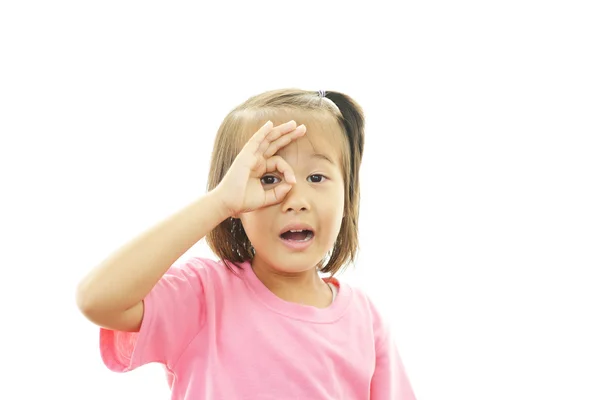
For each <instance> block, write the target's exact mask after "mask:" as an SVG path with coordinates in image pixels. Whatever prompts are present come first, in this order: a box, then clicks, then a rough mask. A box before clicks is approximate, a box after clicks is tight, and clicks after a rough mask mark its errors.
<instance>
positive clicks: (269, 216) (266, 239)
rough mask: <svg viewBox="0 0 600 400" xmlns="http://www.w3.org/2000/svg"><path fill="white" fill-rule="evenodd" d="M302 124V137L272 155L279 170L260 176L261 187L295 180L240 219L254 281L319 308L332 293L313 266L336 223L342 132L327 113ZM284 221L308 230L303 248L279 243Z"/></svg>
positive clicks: (340, 207)
mask: <svg viewBox="0 0 600 400" xmlns="http://www.w3.org/2000/svg"><path fill="white" fill-rule="evenodd" d="M305 124H306V125H307V126H308V127H309V129H310V131H309V130H308V129H307V133H306V136H304V135H303V136H302V137H299V138H297V139H295V140H293V141H292V142H291V143H290V144H288V145H286V146H284V147H282V148H280V149H279V150H278V151H277V152H276V153H275V154H274V156H275V157H280V159H281V162H280V164H281V165H284V167H283V168H282V171H279V170H277V169H274V168H267V169H266V171H265V173H264V174H263V175H262V177H261V183H262V187H263V189H264V190H265V191H268V190H275V189H276V188H277V187H278V186H281V185H288V184H289V183H290V182H293V181H295V182H294V183H292V184H291V187H290V188H289V189H288V190H286V193H285V194H284V195H283V196H281V197H280V198H279V199H278V202H277V203H275V204H272V205H269V206H265V207H261V208H258V209H256V210H253V211H249V212H244V213H241V214H240V219H241V221H242V224H243V226H244V229H245V231H246V234H247V235H248V238H249V239H250V242H251V243H252V245H253V247H254V249H255V256H254V259H253V260H252V268H253V269H254V272H255V274H256V276H257V277H258V279H259V280H261V282H262V283H263V284H264V285H265V286H266V287H267V288H268V289H269V290H271V292H273V293H274V294H275V295H277V296H278V297H280V298H282V299H284V300H286V301H290V302H296V303H301V304H306V305H312V306H315V307H319V308H323V307H327V306H328V305H329V304H330V303H331V301H332V293H331V289H330V288H329V286H328V285H327V284H326V283H325V282H324V281H323V280H322V278H321V277H320V276H319V274H318V271H317V270H316V268H315V266H316V265H317V264H318V263H319V261H321V260H322V259H323V257H325V255H326V254H327V252H328V251H329V250H330V249H331V248H332V247H333V245H334V243H335V240H336V238H337V236H338V233H339V230H340V226H341V223H342V218H343V211H344V179H343V174H342V167H341V143H342V141H341V137H342V135H343V134H342V132H341V129H340V127H339V125H337V123H336V121H335V120H334V119H333V118H332V117H331V118H329V119H326V120H324V121H323V120H322V119H320V120H318V121H314V120H312V121H311V120H307V121H306V122H305ZM286 181H287V182H286ZM285 187H286V188H287V186H285ZM290 223H306V224H309V225H310V226H311V227H312V228H313V231H314V237H313V239H312V244H311V245H310V246H309V247H308V248H307V249H305V250H298V249H290V248H288V247H287V246H285V245H284V243H283V242H282V239H281V238H280V236H279V233H280V232H281V230H282V229H283V228H284V227H285V226H286V225H288V224H290Z"/></svg>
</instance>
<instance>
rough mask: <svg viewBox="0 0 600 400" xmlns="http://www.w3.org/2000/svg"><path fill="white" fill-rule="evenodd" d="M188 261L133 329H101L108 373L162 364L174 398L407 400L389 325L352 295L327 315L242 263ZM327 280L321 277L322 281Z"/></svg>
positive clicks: (353, 291)
mask: <svg viewBox="0 0 600 400" xmlns="http://www.w3.org/2000/svg"><path fill="white" fill-rule="evenodd" d="M241 267H242V269H241V270H239V269H238V268H237V267H235V266H233V268H234V269H235V270H236V271H239V272H237V273H236V274H234V273H232V272H231V271H229V270H228V269H227V268H226V267H225V265H224V264H223V263H222V262H216V261H212V260H208V259H203V258H191V259H189V260H188V261H187V262H185V263H182V264H181V265H174V266H172V267H171V268H170V269H169V271H168V272H167V273H166V274H165V275H164V276H163V277H162V278H161V279H160V281H159V282H158V283H157V284H156V286H155V287H154V288H153V289H152V291H151V292H150V293H149V294H148V296H147V297H146V298H145V299H144V319H143V322H142V326H141V328H140V332H136V333H128V332H117V331H112V330H108V329H104V328H101V329H100V351H101V355H102V359H103V361H104V363H105V365H106V366H107V367H108V368H110V369H111V370H112V371H116V372H126V371H130V370H133V369H135V368H137V367H139V366H141V365H144V364H147V363H151V362H158V363H161V364H164V366H165V368H166V371H167V378H168V383H169V385H170V387H171V390H172V397H171V398H172V399H178V400H179V399H180V400H183V399H186V400H188V399H189V400H200V399H211V400H212V399H219V400H221V399H223V400H250V399H252V400H275V399H277V400H281V399H286V400H292V399H294V400H296V399H297V400H325V399H330V400H342V399H343V400H354V399H356V400H366V399H373V400H413V399H414V398H415V396H414V394H413V391H412V388H411V385H410V383H409V380H408V377H407V375H406V372H405V370H404V366H403V364H402V361H401V359H400V356H399V354H398V351H397V348H396V346H395V344H394V341H393V338H392V336H391V334H390V330H389V329H388V327H387V325H386V323H385V322H384V321H383V320H382V318H381V315H380V314H379V313H378V312H377V310H376V309H375V307H374V306H373V304H372V303H371V301H370V300H369V298H368V297H367V296H366V295H365V294H364V293H363V292H362V291H360V290H359V289H357V288H352V287H350V286H349V285H347V284H345V283H343V282H340V281H338V280H337V279H335V278H331V279H328V282H330V283H333V284H334V285H335V286H336V287H337V296H336V297H335V299H334V301H333V303H332V304H331V305H330V306H329V307H327V308H324V309H319V308H316V307H311V306H306V305H302V304H296V303H291V302H287V301H284V300H282V299H280V298H279V297H277V296H276V295H275V294H273V293H272V292H271V291H270V290H269V289H267V287H266V286H264V285H263V283H262V282H261V281H260V280H259V279H258V277H257V276H256V275H255V274H254V271H253V270H252V268H251V267H250V264H249V263H244V264H241ZM326 280H327V279H326Z"/></svg>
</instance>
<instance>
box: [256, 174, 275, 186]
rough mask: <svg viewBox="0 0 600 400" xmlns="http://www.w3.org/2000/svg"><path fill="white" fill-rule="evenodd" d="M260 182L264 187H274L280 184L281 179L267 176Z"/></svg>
mask: <svg viewBox="0 0 600 400" xmlns="http://www.w3.org/2000/svg"><path fill="white" fill-rule="evenodd" d="M260 182H261V183H262V184H263V185H273V184H275V183H278V182H279V178H278V177H276V176H273V175H265V176H263V177H262V178H260Z"/></svg>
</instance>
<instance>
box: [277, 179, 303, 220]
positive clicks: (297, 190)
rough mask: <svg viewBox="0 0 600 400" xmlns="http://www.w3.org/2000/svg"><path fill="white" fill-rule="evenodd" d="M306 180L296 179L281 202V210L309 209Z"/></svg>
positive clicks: (298, 210)
mask: <svg viewBox="0 0 600 400" xmlns="http://www.w3.org/2000/svg"><path fill="white" fill-rule="evenodd" d="M306 186H307V184H306V182H302V181H301V180H298V181H296V184H294V185H293V186H292V188H291V189H290V191H289V192H288V193H287V195H286V196H285V198H284V199H283V201H282V202H281V211H283V212H300V211H309V210H310V201H309V193H308V192H309V191H310V188H308V187H306Z"/></svg>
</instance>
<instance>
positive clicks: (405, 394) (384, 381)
mask: <svg viewBox="0 0 600 400" xmlns="http://www.w3.org/2000/svg"><path fill="white" fill-rule="evenodd" d="M375 354H376V361H375V372H374V374H373V378H372V379H371V400H415V394H414V392H413V389H412V386H411V384H410V381H409V380H408V376H407V374H406V371H405V369H404V364H403V363H402V360H401V359H400V354H399V353H398V349H397V348H396V344H395V343H394V340H393V337H392V335H391V332H390V330H389V329H386V330H385V333H384V335H383V336H382V338H381V341H380V343H379V344H378V347H377V350H376V352H375Z"/></svg>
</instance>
